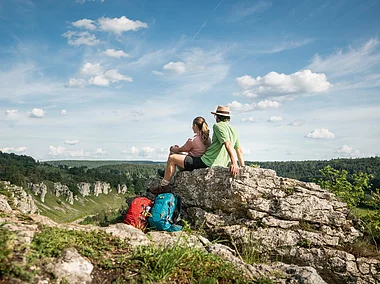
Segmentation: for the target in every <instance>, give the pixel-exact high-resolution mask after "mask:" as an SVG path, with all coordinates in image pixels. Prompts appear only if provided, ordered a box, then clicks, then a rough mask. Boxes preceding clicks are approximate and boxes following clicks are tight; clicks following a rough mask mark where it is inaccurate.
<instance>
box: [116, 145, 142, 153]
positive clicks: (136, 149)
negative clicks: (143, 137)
mask: <svg viewBox="0 0 380 284" xmlns="http://www.w3.org/2000/svg"><path fill="white" fill-rule="evenodd" d="M121 152H122V153H123V154H132V155H136V154H138V153H139V152H140V150H139V149H138V148H136V147H135V146H132V147H131V148H130V149H126V150H123V151H121Z"/></svg>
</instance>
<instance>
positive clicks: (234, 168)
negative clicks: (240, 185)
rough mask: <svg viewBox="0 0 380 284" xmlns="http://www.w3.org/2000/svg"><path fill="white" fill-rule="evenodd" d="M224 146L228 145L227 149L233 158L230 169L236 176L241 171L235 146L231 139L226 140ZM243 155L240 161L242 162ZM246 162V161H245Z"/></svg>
mask: <svg viewBox="0 0 380 284" xmlns="http://www.w3.org/2000/svg"><path fill="white" fill-rule="evenodd" d="M224 146H225V147H226V150H227V152H228V155H229V156H230V159H231V165H230V166H229V168H228V171H230V172H231V173H232V175H234V176H236V175H237V174H238V173H239V166H238V165H237V163H236V159H235V156H234V147H233V146H232V143H231V141H226V142H224ZM238 157H239V156H238ZM242 157H243V156H242V155H241V157H240V158H239V162H240V163H241V161H242V160H240V159H241V158H242ZM243 163H244V161H243Z"/></svg>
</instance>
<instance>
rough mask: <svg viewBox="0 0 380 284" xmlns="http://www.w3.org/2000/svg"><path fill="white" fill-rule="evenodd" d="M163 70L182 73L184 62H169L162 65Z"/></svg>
mask: <svg viewBox="0 0 380 284" xmlns="http://www.w3.org/2000/svg"><path fill="white" fill-rule="evenodd" d="M162 69H164V70H169V71H174V72H177V73H183V72H185V71H186V68H185V63H183V62H169V63H168V64H165V65H164V67H162Z"/></svg>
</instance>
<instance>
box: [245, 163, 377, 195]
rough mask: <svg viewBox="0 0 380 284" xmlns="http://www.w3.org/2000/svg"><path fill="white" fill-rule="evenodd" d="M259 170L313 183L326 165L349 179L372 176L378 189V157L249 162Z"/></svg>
mask: <svg viewBox="0 0 380 284" xmlns="http://www.w3.org/2000/svg"><path fill="white" fill-rule="evenodd" d="M246 164H247V165H250V164H255V165H259V166H260V167H261V168H266V169H273V170H275V171H276V173H277V175H278V176H282V177H289V178H294V179H298V180H301V181H315V180H318V179H319V178H321V177H322V175H321V174H320V172H319V170H321V169H323V168H324V167H326V166H327V165H330V166H331V167H333V168H335V169H337V170H346V171H347V172H348V174H349V178H350V177H351V176H352V175H353V174H357V173H359V172H363V173H368V174H372V175H373V176H374V178H373V179H372V181H371V182H372V183H373V184H374V188H380V157H370V158H356V159H332V160H328V161H326V160H321V161H287V162H251V161H247V162H246Z"/></svg>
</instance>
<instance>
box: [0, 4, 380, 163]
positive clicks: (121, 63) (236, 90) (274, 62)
mask: <svg viewBox="0 0 380 284" xmlns="http://www.w3.org/2000/svg"><path fill="white" fill-rule="evenodd" d="M379 15H380V1H378V0H362V1H354V0H338V1H329V0H326V1H303V0H299V1H297V0H294V1H279V0H278V1H264V0H259V1H256V0H241V1H239V0H215V1H214V0H208V1H204V0H203V1H198V0H193V1H180V0H64V1H52V0H38V1H37V0H5V1H0V27H1V28H0V151H2V152H6V153H16V154H22V155H29V156H32V157H33V158H34V159H36V160H41V161H44V160H62V159H70V160H72V159H75V160H153V161H165V160H166V158H167V155H168V153H169V151H168V149H169V147H170V146H171V145H174V144H178V145H183V144H184V143H185V142H186V140H187V139H188V138H189V137H192V136H193V135H194V134H193V132H192V129H191V126H192V120H193V119H194V118H195V117H196V116H203V117H204V118H205V119H206V121H207V123H208V125H209V127H210V129H212V125H213V124H214V123H215V118H214V116H213V115H212V114H211V113H210V112H211V111H215V109H216V107H217V106H218V105H228V106H229V107H230V109H231V112H232V114H233V117H232V118H231V125H233V126H234V127H235V128H236V129H237V130H238V132H239V134H240V144H241V146H242V148H243V153H244V158H245V160H248V161H285V160H328V159H332V158H338V157H340V158H360V157H370V156H379V155H380V150H379V146H378V143H379V141H380V127H379V124H380V16H379Z"/></svg>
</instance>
